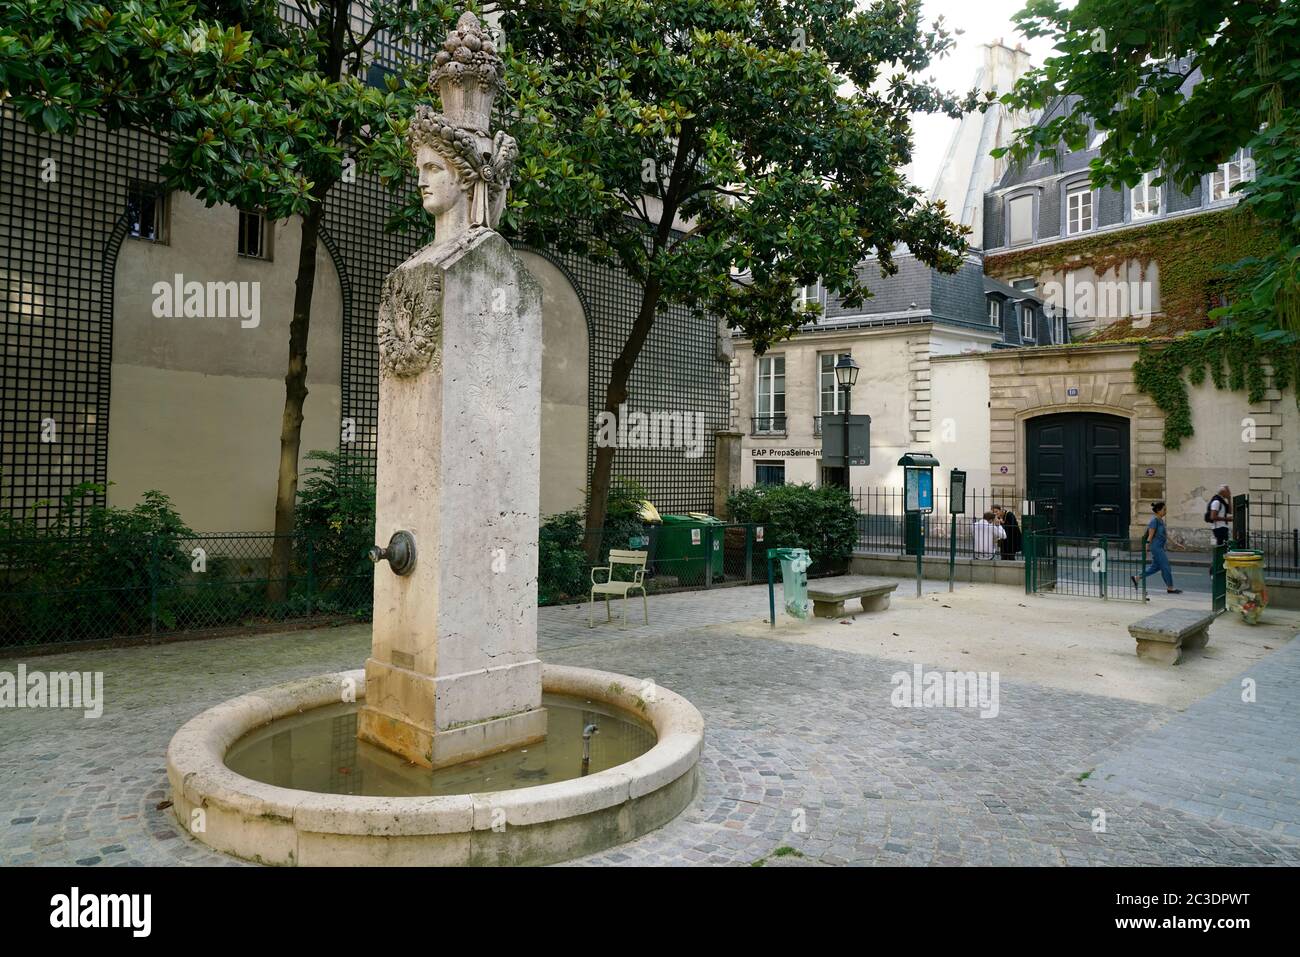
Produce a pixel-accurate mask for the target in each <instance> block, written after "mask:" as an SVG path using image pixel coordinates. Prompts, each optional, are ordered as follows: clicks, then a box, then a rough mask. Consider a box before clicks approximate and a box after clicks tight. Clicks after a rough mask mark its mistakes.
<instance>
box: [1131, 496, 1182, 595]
mask: <svg viewBox="0 0 1300 957" xmlns="http://www.w3.org/2000/svg"><path fill="white" fill-rule="evenodd" d="M1151 511H1152V512H1154V513H1155V514H1154V515H1152V516H1151V521H1149V522H1148V523H1147V542H1148V544H1149V545H1150V547H1151V564H1150V566H1149V567H1147V569H1146V570H1145V571H1143V572H1142V580H1143V581H1146V579H1147V578H1148V576H1151V575H1154V574H1155V573H1156V572H1159V573H1160V577H1161V578H1163V579H1164V580H1165V591H1167V592H1169V594H1171V595H1181V594H1182V593H1183V590H1182V589H1181V588H1175V587H1174V570H1173V568H1171V567H1170V565H1169V555H1168V553H1166V551H1165V546H1166V545H1167V544H1168V542H1169V529H1168V527H1166V525H1165V503H1164V502H1152V503H1151ZM1129 581H1131V582H1132V583H1133V587H1134V588H1141V585H1140V584H1139V583H1138V579H1137V576H1136V575H1130V576H1129Z"/></svg>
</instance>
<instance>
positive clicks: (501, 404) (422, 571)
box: [167, 13, 703, 865]
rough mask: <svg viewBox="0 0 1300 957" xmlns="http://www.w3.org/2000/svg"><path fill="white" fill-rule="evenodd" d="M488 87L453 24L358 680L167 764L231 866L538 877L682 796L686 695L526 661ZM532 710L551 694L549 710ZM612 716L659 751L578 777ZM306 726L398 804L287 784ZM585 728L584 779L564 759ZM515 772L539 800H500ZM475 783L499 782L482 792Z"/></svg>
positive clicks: (476, 27) (386, 342) (399, 318)
mask: <svg viewBox="0 0 1300 957" xmlns="http://www.w3.org/2000/svg"><path fill="white" fill-rule="evenodd" d="M501 74H502V64H501V60H500V57H499V56H498V55H497V52H496V50H495V48H494V45H493V43H492V40H491V38H490V36H489V35H488V34H487V33H486V32H484V30H483V29H482V27H481V26H480V24H479V21H478V19H477V18H476V17H475V16H474V15H473V14H471V13H466V14H464V15H463V16H462V17H461V18H460V20H459V22H458V24H457V26H456V29H454V30H452V31H451V32H450V33H449V34H448V37H447V40H446V42H445V43H444V45H443V49H442V50H441V51H440V52H439V53H438V54H437V58H436V60H435V62H434V64H433V67H432V73H431V77H430V79H431V82H432V84H433V85H434V86H436V87H437V89H438V92H439V95H440V98H441V106H442V110H441V112H435V111H434V110H433V109H431V108H430V107H427V106H426V107H421V108H420V109H419V111H418V112H417V113H416V115H415V117H414V118H413V120H412V122H411V127H410V134H409V136H410V145H411V147H412V150H413V152H414V153H415V158H416V165H417V168H418V172H419V186H420V192H421V197H422V201H423V206H424V209H425V210H426V211H427V212H428V213H430V214H431V215H432V216H433V217H434V222H435V236H436V241H435V242H434V243H432V244H430V245H429V246H426V247H424V248H423V249H421V250H420V251H419V252H417V253H416V254H415V255H414V256H412V257H411V258H410V259H409V260H407V261H406V262H405V263H403V264H402V265H401V266H399V267H398V268H397V269H396V270H394V271H393V272H392V274H390V275H389V277H388V279H387V280H386V282H385V286H384V291H383V296H382V299H381V303H380V308H379V324H378V340H379V363H380V388H379V423H380V425H379V437H378V448H379V452H378V466H377V473H376V486H377V496H376V526H377V531H378V533H379V535H380V537H381V540H382V539H383V538H384V537H387V544H386V545H385V546H384V547H382V548H380V547H376V548H375V549H373V550H372V553H371V557H372V559H374V560H375V561H376V562H377V563H379V562H387V563H388V565H387V567H386V568H385V567H384V566H383V565H377V568H376V574H375V585H374V589H375V590H374V598H375V601H374V629H373V639H372V647H371V654H370V657H369V658H368V659H367V660H366V662H365V668H364V670H359V671H352V672H341V673H338V674H331V675H321V676H318V677H316V678H309V679H304V680H301V681H297V682H290V683H288V684H284V685H277V686H275V687H272V688H267V689H264V690H262V691H258V692H253V693H252V694H249V695H245V696H243V697H241V698H237V699H234V700H233V701H228V702H226V703H224V704H222V705H219V706H218V707H216V708H213V709H211V710H209V711H206V712H204V713H203V714H200V715H199V716H197V717H196V718H194V719H192V720H191V721H190V722H189V723H187V724H186V725H185V726H183V727H182V728H181V729H180V731H178V732H177V734H176V736H175V737H174V738H173V739H172V743H171V746H170V747H169V749H168V762H167V763H168V777H169V780H170V782H171V786H172V798H173V803H174V807H175V813H176V816H177V819H178V821H179V822H180V823H181V824H182V826H184V827H185V828H186V829H187V830H188V831H189V832H190V833H191V834H193V836H194V837H196V838H198V839H199V840H201V841H203V842H205V843H207V844H209V845H211V846H213V847H216V848H218V849H220V850H223V851H226V852H229V853H232V854H235V855H238V856H240V857H244V858H248V859H251V860H258V861H263V862H266V863H277V864H340V865H342V864H377V863H394V864H397V863H400V864H430V863H434V864H472V863H485V864H501V863H540V862H546V861H553V860H561V859H564V858H566V857H570V856H573V855H575V854H579V853H584V852H587V851H591V850H595V849H598V848H601V847H606V846H609V845H610V844H614V843H617V842H619V841H623V840H627V839H629V838H631V837H634V836H636V835H638V834H641V833H644V832H645V831H647V830H650V829H652V828H654V827H658V826H660V825H661V824H663V823H664V822H665V821H667V820H669V819H671V818H672V817H673V816H674V815H676V814H677V813H678V812H680V811H681V809H682V808H683V807H685V805H686V804H687V803H688V802H689V801H690V799H691V797H692V795H693V794H694V790H695V783H696V763H697V760H698V757H699V753H700V749H701V747H702V742H703V720H702V719H701V717H700V715H699V712H698V711H697V710H696V709H695V708H694V707H692V706H691V705H690V703H689V702H687V701H685V700H684V699H683V698H681V697H679V696H677V695H675V694H673V693H672V692H670V691H668V690H666V689H664V688H661V687H658V686H657V685H655V684H654V683H653V682H651V681H648V680H645V679H639V678H633V677H629V676H626V675H616V674H610V673H607V672H598V671H591V670H588V669H582V668H568V667H563V668H562V667H555V666H544V665H543V664H542V662H541V661H540V660H539V659H538V657H537V529H538V518H539V509H538V502H539V463H540V450H539V445H540V437H541V412H540V409H541V352H542V311H541V290H540V287H539V285H538V284H537V282H536V281H535V280H534V279H533V278H532V276H531V275H530V274H529V273H528V272H527V270H526V269H525V267H524V266H523V263H522V262H521V261H520V259H519V258H518V257H517V256H516V255H515V253H514V251H513V250H512V249H511V247H510V245H509V243H507V242H506V241H505V240H504V239H503V238H502V237H501V236H500V235H499V234H498V233H497V232H495V226H496V224H497V222H498V220H499V218H500V215H501V211H502V209H503V208H504V205H505V200H506V193H507V188H508V185H509V179H510V173H511V169H512V167H513V165H514V161H515V157H516V153H517V151H516V146H515V142H514V140H513V139H512V138H511V137H510V136H508V135H507V134H505V133H503V132H497V133H496V134H495V136H494V135H493V134H492V131H491V129H490V117H491V111H492V103H493V99H494V97H495V96H496V95H497V93H498V91H499V89H500V87H501ZM286 640H289V639H286ZM544 694H545V695H549V696H555V695H560V696H565V697H564V698H551V699H548V700H552V701H553V702H554V703H553V704H552V705H551V707H550V708H548V707H547V706H546V705H544V697H543V696H544ZM556 707H560V708H562V709H563V708H570V709H579V710H580V714H581V720H580V721H577V723H576V724H575V723H574V721H575V720H576V718H577V714H575V712H574V711H561V712H558V713H560V714H562V715H563V716H564V717H565V719H566V720H565V721H564V722H560V723H561V724H562V725H563V726H564V727H565V728H568V729H569V730H567V731H565V732H563V733H561V732H558V731H557V732H555V733H554V734H552V735H551V736H548V734H547V730H548V720H547V718H548V710H553V709H554V708H556ZM315 716H319V718H320V720H319V721H317V720H316V718H315ZM605 720H608V721H610V722H612V723H614V724H617V725H618V726H620V727H623V726H626V727H627V728H631V729H633V731H634V732H635V729H636V728H638V727H640V728H643V729H644V731H643V733H644V734H645V735H647V736H648V737H647V742H653V744H652V745H651V744H649V743H647V745H646V748H645V749H638V750H636V751H633V752H628V753H635V754H637V755H638V756H636V757H633V758H632V759H631V760H627V761H625V762H623V763H619V764H615V765H613V766H610V767H605V768H603V769H601V770H597V771H595V772H593V773H590V774H588V773H587V771H588V764H589V760H590V751H591V746H590V738H591V736H592V735H593V734H594V733H595V732H596V731H598V730H599V724H600V723H601V722H603V721H605ZM341 722H342V723H341ZM588 722H590V723H588ZM311 727H320V728H327V729H329V735H330V740H331V742H332V743H331V745H330V747H331V748H333V749H334V750H332V751H330V753H328V754H327V755H325V757H324V758H323V759H321V760H317V761H316V763H317V764H321V763H322V762H323V763H324V764H326V765H331V766H332V765H334V764H336V763H339V762H348V763H347V764H346V765H345V766H343V767H340V768H338V769H337V770H338V771H339V772H340V773H342V772H345V771H346V772H347V774H348V775H351V774H352V772H353V765H356V766H358V767H360V766H362V765H365V766H366V767H369V768H371V771H370V772H369V773H370V777H371V779H372V783H373V782H374V781H378V780H381V779H384V780H386V781H387V782H388V783H386V784H385V785H384V786H385V787H396V788H398V790H397V791H385V792H384V793H340V792H341V791H349V790H350V789H352V790H354V789H355V788H356V787H357V786H358V785H357V782H356V780H355V779H351V778H346V777H345V779H344V780H343V783H342V784H339V783H338V782H336V781H331V783H330V784H328V785H326V784H321V787H320V788H317V787H315V786H312V785H307V786H301V780H310V781H312V782H313V784H315V783H320V782H324V781H325V778H323V777H322V778H319V779H318V778H315V777H306V778H304V777H303V776H302V775H301V774H300V773H299V772H300V771H301V767H300V766H302V765H310V764H312V762H313V760H316V759H315V758H314V757H313V755H316V752H318V751H320V748H319V747H318V746H317V745H318V744H319V740H320V734H316V736H315V737H312V733H309V732H308V731H304V730H303V729H304V728H311ZM340 727H346V728H355V731H354V739H353V741H352V744H351V746H350V748H351V750H348V749H347V748H344V750H343V752H339V750H338V743H337V742H338V736H339V730H338V729H339V728H340ZM578 727H582V728H583V730H584V732H585V734H584V739H583V741H582V742H581V753H582V759H581V762H580V764H579V762H578V761H577V760H570V759H569V757H566V756H569V755H572V754H576V751H574V748H575V747H577V745H578V744H579V742H578V741H577V740H576V737H577V731H576V728H578ZM295 734H300V735H301V736H300V737H298V738H295V737H294V735H295ZM634 736H635V734H633V737H634ZM561 739H563V740H561ZM268 742H270V743H269V744H268ZM313 742H315V743H313ZM263 745H265V747H263V748H262V751H257V748H259V747H262V746H263ZM295 748H297V750H298V753H297V754H295V753H294V750H295ZM277 749H278V750H277ZM530 749H531V750H532V752H533V753H534V754H536V753H538V752H541V751H549V753H550V754H551V755H552V757H551V758H550V759H549V763H548V764H547V766H546V769H545V770H544V771H542V770H527V769H525V768H524V764H525V763H526V761H527V760H528V759H527V758H526V756H527V755H528V754H529V753H530ZM262 752H265V759H264V763H265V765H266V769H267V770H266V771H265V773H264V774H261V776H260V777H258V776H256V774H255V773H254V772H253V771H250V772H249V773H250V774H254V776H252V777H250V776H245V775H243V774H240V773H238V772H237V771H235V770H232V767H231V765H232V764H235V765H237V766H240V767H244V766H247V767H249V768H262V764H259V763H258V760H262V759H258V760H251V759H247V758H245V759H242V763H241V762H240V761H239V760H236V756H237V755H239V754H249V753H253V754H261V753H262ZM340 753H342V754H343V756H342V757H340V756H339V755H340ZM367 761H368V762H369V763H368V764H366V762H367ZM502 769H505V770H504V771H503V770H502ZM511 769H515V776H516V777H518V776H520V775H524V774H530V775H532V774H535V775H538V776H539V777H541V778H543V779H545V780H547V781H549V783H542V784H538V785H535V786H531V787H521V786H511V787H508V788H506V789H494V787H495V786H496V785H498V784H499V783H500V782H501V780H502V778H503V775H505V776H506V777H508V776H509V774H508V772H509V771H510V770H511ZM449 774H454V777H452V778H449V777H448V775H449ZM331 775H332V771H331ZM333 776H334V777H337V775H333ZM476 776H481V779H482V783H483V784H485V785H487V784H488V783H489V782H491V784H492V785H493V786H491V787H489V786H484V787H483V788H481V789H476V788H475V787H474V785H475V783H476V782H477V778H476ZM268 778H269V780H268ZM300 779H301V780H300ZM426 780H427V782H428V787H427V789H426V788H424V782H425V781H426ZM449 780H450V781H452V782H453V783H451V784H449V783H448V781H449ZM467 781H468V782H469V784H468V785H466V784H465V782H467ZM392 782H399V783H397V784H394V783H392ZM285 783H288V784H289V785H290V786H287V787H286V786H284V785H285ZM514 783H515V782H511V784H512V785H513V784H514ZM375 786H379V785H375ZM324 787H328V788H329V789H328V790H325V789H323V788H324ZM401 789H405V790H401ZM411 789H415V790H414V793H412V790H411ZM449 792H454V793H449Z"/></svg>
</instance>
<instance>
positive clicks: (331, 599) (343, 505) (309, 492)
mask: <svg viewBox="0 0 1300 957" xmlns="http://www.w3.org/2000/svg"><path fill="white" fill-rule="evenodd" d="M307 460H308V461H309V462H314V463H320V464H314V465H311V466H310V467H308V468H307V470H306V471H305V472H304V473H303V482H302V487H301V488H300V489H299V490H298V503H297V505H296V506H295V516H294V527H295V529H296V531H297V532H298V533H299V534H300V535H302V536H303V538H304V546H303V547H302V548H297V549H295V558H296V563H298V564H301V563H305V562H306V545H305V540H306V539H308V538H309V539H310V540H311V548H312V550H313V567H314V573H315V594H314V602H313V604H314V605H316V606H318V607H316V608H315V610H317V611H346V612H348V613H350V614H358V615H362V616H364V615H368V614H369V613H370V606H371V603H372V601H373V591H372V590H371V581H372V579H371V575H372V573H373V567H372V565H371V564H370V557H369V551H370V546H371V545H373V544H375V484H374V482H373V481H372V480H371V478H370V465H369V463H367V462H365V461H363V460H359V459H357V458H355V457H353V456H350V455H347V454H346V453H339V452H328V451H321V450H317V451H313V452H309V453H308V454H307ZM305 573H306V569H305V568H297V569H295V578H296V579H297V580H298V582H299V584H300V585H301V582H302V581H303V580H305ZM298 590H299V591H301V587H299V589H298ZM297 599H298V600H297V601H296V604H303V603H305V602H306V596H297ZM292 612H293V608H286V609H285V610H284V613H285V614H292Z"/></svg>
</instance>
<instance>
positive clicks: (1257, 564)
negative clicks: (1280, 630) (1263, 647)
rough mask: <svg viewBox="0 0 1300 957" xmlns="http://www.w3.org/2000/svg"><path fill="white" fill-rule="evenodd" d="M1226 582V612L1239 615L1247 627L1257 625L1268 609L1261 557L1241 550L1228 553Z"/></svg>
mask: <svg viewBox="0 0 1300 957" xmlns="http://www.w3.org/2000/svg"><path fill="white" fill-rule="evenodd" d="M1223 567H1224V569H1225V571H1226V574H1227V579H1228V610H1229V611H1237V612H1241V618H1242V621H1244V622H1246V624H1248V625H1257V624H1259V616H1260V615H1261V614H1263V612H1264V609H1265V608H1267V607H1268V586H1267V585H1266V584H1264V553H1263V552H1261V551H1258V550H1257V549H1253V548H1250V549H1247V548H1240V549H1236V550H1234V551H1230V552H1228V554H1227V556H1226V557H1225V558H1224V560H1223Z"/></svg>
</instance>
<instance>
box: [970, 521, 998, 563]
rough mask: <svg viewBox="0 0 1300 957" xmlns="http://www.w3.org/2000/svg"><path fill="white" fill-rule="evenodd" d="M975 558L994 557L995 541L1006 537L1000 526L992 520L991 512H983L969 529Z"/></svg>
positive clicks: (995, 551) (995, 553)
mask: <svg viewBox="0 0 1300 957" xmlns="http://www.w3.org/2000/svg"><path fill="white" fill-rule="evenodd" d="M971 537H972V539H973V540H974V550H975V557H976V558H996V557H997V543H998V542H1000V541H1002V540H1003V539H1004V538H1006V537H1007V533H1006V532H1005V531H1003V529H1002V526H1001V525H998V524H996V523H995V522H994V521H993V513H992V512H985V513H984V517H983V518H980V519H978V520H977V521H976V522H975V525H974V527H973V528H972V529H971Z"/></svg>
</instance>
